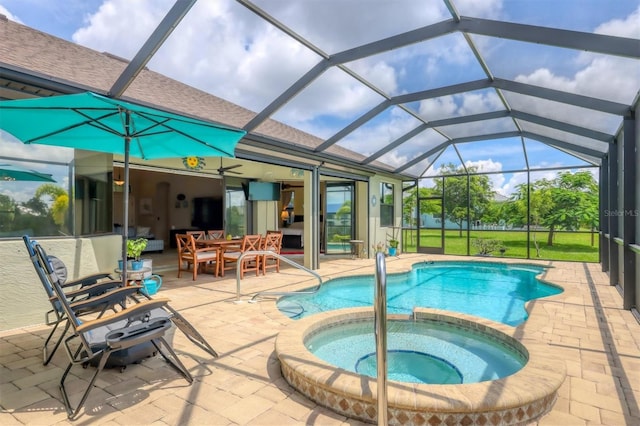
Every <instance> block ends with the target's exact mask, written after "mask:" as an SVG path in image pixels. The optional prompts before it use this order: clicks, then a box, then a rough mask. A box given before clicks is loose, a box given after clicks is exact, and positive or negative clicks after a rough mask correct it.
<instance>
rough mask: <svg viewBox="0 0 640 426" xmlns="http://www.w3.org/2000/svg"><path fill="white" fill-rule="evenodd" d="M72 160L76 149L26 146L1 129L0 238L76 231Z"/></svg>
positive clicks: (68, 233)
mask: <svg viewBox="0 0 640 426" xmlns="http://www.w3.org/2000/svg"><path fill="white" fill-rule="evenodd" d="M72 163H73V149H67V148H57V147H50V146H45V145H37V144H34V145H26V144H23V143H22V142H20V141H19V140H17V139H15V138H14V137H13V136H11V135H9V134H8V133H5V132H3V131H0V238H2V237H19V236H21V235H24V234H28V235H30V236H35V237H41V236H59V235H70V234H71V233H72V232H73V217H72V213H73V208H72V203H73V197H72V196H71V194H72V193H73V192H72V190H71V187H70V182H69V173H70V170H71V164H72ZM19 171H24V173H21V172H20V173H19ZM43 176H44V177H43Z"/></svg>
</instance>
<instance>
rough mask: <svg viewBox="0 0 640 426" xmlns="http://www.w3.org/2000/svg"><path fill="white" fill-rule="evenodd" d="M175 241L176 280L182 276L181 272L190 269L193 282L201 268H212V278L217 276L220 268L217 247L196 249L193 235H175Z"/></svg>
mask: <svg viewBox="0 0 640 426" xmlns="http://www.w3.org/2000/svg"><path fill="white" fill-rule="evenodd" d="M176 241H177V243H178V278H180V276H181V275H182V271H189V269H190V268H192V269H193V280H194V281H195V280H196V278H197V277H198V270H200V268H201V267H202V268H207V267H213V268H214V269H213V274H214V276H216V277H217V276H219V273H220V269H221V267H222V263H221V258H220V248H219V247H197V246H196V239H195V237H194V235H193V234H176ZM185 265H186V268H185V267H184V266H185ZM203 270H204V269H203Z"/></svg>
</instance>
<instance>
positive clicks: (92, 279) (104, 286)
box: [22, 235, 138, 365]
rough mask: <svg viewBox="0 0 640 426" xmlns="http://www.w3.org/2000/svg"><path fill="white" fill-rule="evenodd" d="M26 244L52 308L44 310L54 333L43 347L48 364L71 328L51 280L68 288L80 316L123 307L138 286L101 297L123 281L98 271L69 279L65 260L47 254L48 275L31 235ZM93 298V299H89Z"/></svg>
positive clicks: (67, 292)
mask: <svg viewBox="0 0 640 426" xmlns="http://www.w3.org/2000/svg"><path fill="white" fill-rule="evenodd" d="M22 239H23V241H24V243H25V245H26V247H27V253H28V254H29V258H30V259H31V262H32V264H33V267H34V269H35V271H36V274H37V275H38V278H40V282H41V284H42V287H43V288H44V291H45V293H46V294H47V297H48V299H49V302H50V303H51V306H52V309H51V310H49V311H47V312H46V313H45V324H47V325H50V326H53V328H52V329H51V332H50V333H49V335H48V336H47V338H46V340H45V343H44V346H43V348H42V353H43V364H44V365H47V364H48V363H49V362H50V361H51V358H52V357H53V355H54V354H55V352H56V350H57V349H58V347H59V346H60V343H61V342H62V339H63V338H64V336H65V334H66V332H67V331H68V329H69V324H68V323H67V319H66V316H65V314H64V311H63V310H62V306H61V305H60V302H59V301H58V299H57V296H56V295H55V292H54V290H53V283H52V281H51V280H55V281H57V282H58V283H59V284H60V288H62V289H63V290H64V291H65V294H66V296H67V298H68V299H69V300H70V301H71V302H72V303H71V305H72V307H73V309H74V312H75V313H76V315H77V316H82V315H86V314H97V315H98V316H100V315H102V314H103V313H104V312H105V311H106V310H108V309H114V308H115V307H116V306H120V305H121V304H122V303H124V301H125V299H126V297H127V295H128V294H133V293H136V292H137V291H138V290H137V289H129V290H124V291H120V292H117V293H112V294H110V295H109V296H105V297H101V298H98V296H103V295H105V293H107V292H109V291H111V290H114V289H116V288H120V287H121V286H122V281H120V280H114V279H113V277H112V276H111V275H110V274H108V273H98V274H93V275H88V276H85V277H82V278H80V279H77V280H73V281H67V268H66V267H65V265H64V263H63V262H62V261H61V260H60V259H58V258H57V257H55V256H47V259H48V262H49V263H50V265H51V268H52V271H53V272H52V273H51V275H49V276H48V275H47V274H46V273H45V270H44V269H43V268H42V267H41V266H40V265H39V259H38V254H37V251H36V246H38V242H37V241H35V240H32V239H31V238H29V236H26V235H25V236H23V237H22ZM90 299H91V300H90ZM61 324H65V325H64V329H63V331H62V333H61V335H60V336H59V337H58V339H57V340H56V341H55V343H53V347H52V348H50V343H51V342H52V339H53V337H54V335H55V333H56V330H57V329H58V326H60V325H61Z"/></svg>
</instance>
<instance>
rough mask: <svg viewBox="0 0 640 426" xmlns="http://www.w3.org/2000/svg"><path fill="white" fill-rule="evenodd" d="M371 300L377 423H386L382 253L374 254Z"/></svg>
mask: <svg viewBox="0 0 640 426" xmlns="http://www.w3.org/2000/svg"><path fill="white" fill-rule="evenodd" d="M375 276H376V288H375V295H374V296H375V297H374V302H373V307H374V323H375V336H376V364H377V376H378V377H377V379H378V400H377V408H378V425H379V426H386V425H387V405H388V404H387V266H386V261H385V255H384V253H377V254H376V271H375Z"/></svg>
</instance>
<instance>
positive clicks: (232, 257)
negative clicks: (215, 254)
mask: <svg viewBox="0 0 640 426" xmlns="http://www.w3.org/2000/svg"><path fill="white" fill-rule="evenodd" d="M261 240H262V235H260V234H254V235H245V236H244V237H242V242H241V244H240V248H239V249H233V248H227V249H226V250H224V252H223V254H222V276H223V277H224V271H225V270H227V269H233V268H237V267H238V259H239V258H240V256H241V255H242V254H243V253H245V252H247V251H257V250H260V241H261ZM261 258H262V256H260V255H247V256H245V257H243V258H242V263H241V266H240V279H242V278H244V273H245V272H250V271H256V276H258V275H259V274H260V260H261Z"/></svg>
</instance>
